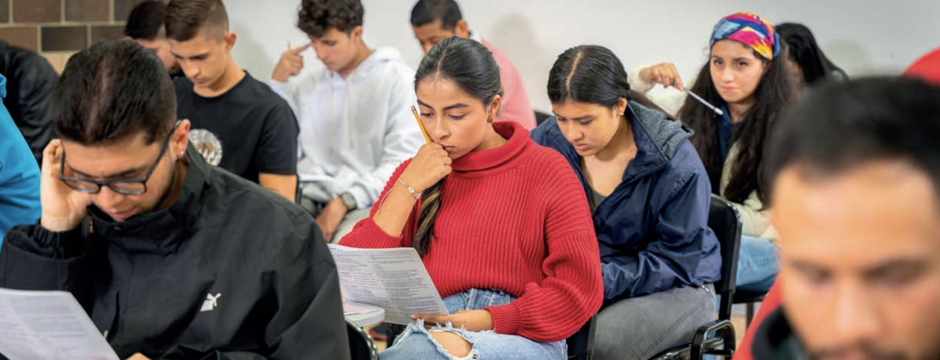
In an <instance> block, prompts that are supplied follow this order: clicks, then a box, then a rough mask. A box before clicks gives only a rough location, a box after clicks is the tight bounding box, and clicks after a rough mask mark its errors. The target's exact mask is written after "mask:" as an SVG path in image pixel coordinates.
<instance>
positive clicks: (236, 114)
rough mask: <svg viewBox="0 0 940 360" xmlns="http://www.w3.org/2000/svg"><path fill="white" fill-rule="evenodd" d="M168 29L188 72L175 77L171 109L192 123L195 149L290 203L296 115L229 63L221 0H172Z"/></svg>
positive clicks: (229, 39) (231, 41) (231, 39)
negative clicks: (175, 96) (174, 97)
mask: <svg viewBox="0 0 940 360" xmlns="http://www.w3.org/2000/svg"><path fill="white" fill-rule="evenodd" d="M166 34H167V38H168V39H169V42H170V52H172V53H173V56H174V57H175V58H176V60H177V61H178V62H179V65H180V68H182V69H183V72H184V73H185V74H186V77H185V78H179V79H175V80H174V85H175V86H176V95H177V103H178V110H177V113H178V115H179V118H180V119H188V120H189V121H191V122H192V131H191V133H190V136H189V138H190V141H191V142H192V143H193V145H194V146H195V147H196V149H198V150H199V152H200V153H201V154H202V156H203V157H205V158H206V161H207V162H209V163H210V164H212V165H217V166H219V167H222V168H224V169H226V170H228V171H231V172H232V173H235V174H236V175H239V176H241V177H242V178H245V179H247V180H250V181H254V182H257V183H258V184H260V185H261V186H263V187H265V188H268V189H271V190H273V191H274V192H276V193H278V194H281V195H283V196H284V197H286V198H288V199H290V200H291V201H294V198H295V196H296V189H297V135H298V132H299V131H300V130H299V127H298V124H297V119H296V118H295V117H294V113H293V111H292V110H291V109H290V106H288V104H287V102H285V101H284V100H283V99H282V98H281V97H279V96H278V95H277V94H275V93H274V92H273V91H272V90H271V89H270V88H269V87H268V86H267V85H266V84H263V83H261V82H259V81H257V80H255V79H254V78H252V77H251V75H249V74H248V73H246V72H245V71H244V70H242V69H241V68H240V67H239V66H238V64H237V63H235V59H233V58H232V55H231V51H232V47H233V46H235V39H236V36H235V34H234V33H231V32H229V31H228V15H227V14H226V12H225V6H224V5H223V4H222V1H221V0H183V1H181V0H173V1H170V3H169V4H168V5H167V14H166Z"/></svg>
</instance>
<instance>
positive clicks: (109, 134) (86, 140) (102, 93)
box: [51, 39, 176, 145]
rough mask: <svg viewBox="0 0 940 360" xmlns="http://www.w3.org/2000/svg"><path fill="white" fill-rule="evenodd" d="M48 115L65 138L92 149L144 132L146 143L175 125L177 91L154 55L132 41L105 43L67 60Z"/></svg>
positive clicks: (164, 133)
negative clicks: (96, 145) (97, 145)
mask: <svg viewBox="0 0 940 360" xmlns="http://www.w3.org/2000/svg"><path fill="white" fill-rule="evenodd" d="M51 112H52V119H53V120H52V121H53V123H54V124H55V129H56V132H57V133H58V134H59V137H61V138H63V139H66V140H70V141H74V142H77V143H80V144H83V145H95V144H102V143H109V142H113V141H117V140H121V139H125V138H127V137H129V136H134V135H136V134H138V133H140V132H141V131H143V132H144V135H145V136H144V141H145V142H146V143H147V144H150V143H153V142H154V141H155V140H157V139H162V138H164V137H165V136H167V135H169V134H170V131H172V129H173V126H174V124H175V123H176V91H175V90H174V88H173V83H172V82H171V81H170V77H169V75H168V74H167V72H166V69H165V68H164V67H163V63H161V62H160V59H158V58H157V56H156V55H155V54H154V53H153V52H152V51H150V50H147V49H146V48H144V47H142V46H140V45H138V44H137V43H135V42H134V41H132V40H127V39H123V40H111V41H104V42H100V43H97V44H95V45H92V46H91V47H89V48H87V49H85V50H82V51H81V52H79V53H77V54H75V55H74V56H72V58H71V59H69V61H68V63H67V64H66V65H65V70H64V71H62V76H61V77H59V81H58V83H56V87H55V91H54V92H53V97H52V109H51Z"/></svg>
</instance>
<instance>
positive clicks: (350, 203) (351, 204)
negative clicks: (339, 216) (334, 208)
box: [339, 192, 356, 211]
mask: <svg viewBox="0 0 940 360" xmlns="http://www.w3.org/2000/svg"><path fill="white" fill-rule="evenodd" d="M339 197H341V198H343V204H344V205H346V210H349V211H353V210H356V198H354V197H353V196H352V194H350V193H348V192H344V193H342V194H341V195H340V196H339Z"/></svg>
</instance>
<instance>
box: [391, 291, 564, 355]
mask: <svg viewBox="0 0 940 360" xmlns="http://www.w3.org/2000/svg"><path fill="white" fill-rule="evenodd" d="M515 299H516V298H515V297H514V296H512V295H509V294H507V293H505V292H503V291H500V290H479V289H470V290H468V291H465V292H462V293H459V294H454V295H451V296H448V297H446V298H444V305H445V306H447V311H448V312H450V313H451V314H453V313H456V312H457V311H460V310H483V308H485V307H487V306H499V305H506V304H508V303H510V302H512V301H513V300H515ZM435 331H449V332H452V333H454V334H457V335H460V336H461V337H462V338H463V339H464V340H467V342H469V343H470V344H471V350H470V353H469V354H468V355H467V356H465V357H463V358H457V357H454V356H451V355H450V354H449V353H448V352H447V351H446V350H444V349H443V348H442V347H441V346H440V345H439V344H438V343H437V341H435V340H434V339H433V338H431V334H430V333H431V332H435ZM379 357H380V358H381V359H382V360H394V359H409V360H411V359H473V360H489V359H559V360H563V359H567V358H568V346H567V344H565V341H564V340H561V341H556V342H552V343H541V342H536V341H532V340H529V339H526V338H524V337H522V336H518V335H503V334H497V333H495V332H493V331H479V332H477V331H467V330H463V329H455V328H454V327H452V326H450V324H448V325H447V326H444V327H442V326H435V327H433V328H431V329H430V330H425V329H424V324H423V322H421V321H420V320H419V322H418V323H417V324H408V327H407V328H406V329H405V331H404V332H402V334H401V335H400V336H399V337H398V339H397V340H395V344H393V345H392V347H390V348H388V349H387V350H385V351H383V352H381V353H380V354H379Z"/></svg>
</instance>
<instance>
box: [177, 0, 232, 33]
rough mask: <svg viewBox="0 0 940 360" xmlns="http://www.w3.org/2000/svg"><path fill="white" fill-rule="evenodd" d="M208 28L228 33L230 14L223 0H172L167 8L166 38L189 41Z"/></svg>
mask: <svg viewBox="0 0 940 360" xmlns="http://www.w3.org/2000/svg"><path fill="white" fill-rule="evenodd" d="M207 26H211V27H214V28H215V29H218V30H221V31H218V33H217V34H212V35H213V36H215V37H219V38H221V37H222V35H223V34H225V32H226V31H228V14H227V13H226V12H225V4H223V3H222V0H172V1H170V3H169V4H168V5H167V6H166V36H167V37H168V38H170V39H173V40H176V41H189V40H192V38H194V37H196V35H197V34H199V30H202V29H204V28H206V27H207Z"/></svg>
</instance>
